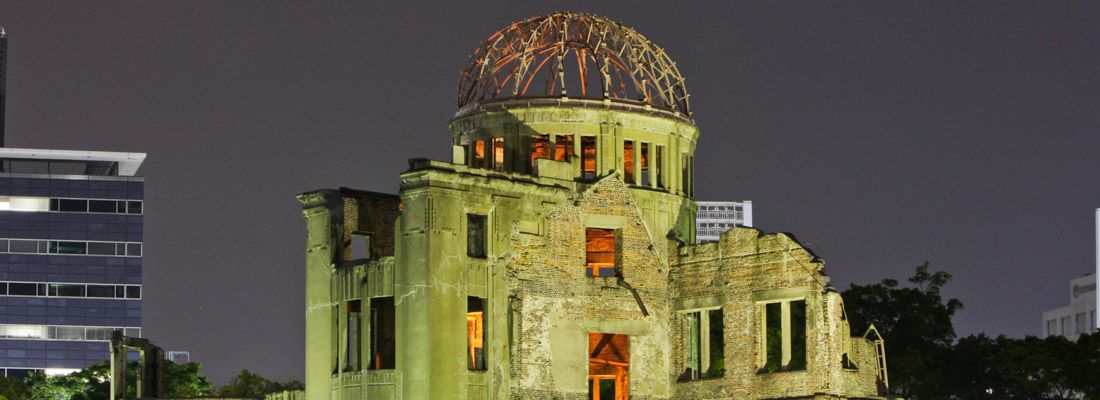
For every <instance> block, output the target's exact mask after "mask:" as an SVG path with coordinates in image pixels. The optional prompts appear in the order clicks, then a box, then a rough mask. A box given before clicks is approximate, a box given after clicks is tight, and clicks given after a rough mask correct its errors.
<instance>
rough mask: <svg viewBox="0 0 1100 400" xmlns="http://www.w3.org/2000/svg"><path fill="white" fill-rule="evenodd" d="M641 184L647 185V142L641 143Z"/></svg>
mask: <svg viewBox="0 0 1100 400" xmlns="http://www.w3.org/2000/svg"><path fill="white" fill-rule="evenodd" d="M641 147H642V150H641V151H642V186H649V143H642V146H641Z"/></svg>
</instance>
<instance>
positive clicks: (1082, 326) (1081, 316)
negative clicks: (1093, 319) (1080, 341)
mask: <svg viewBox="0 0 1100 400" xmlns="http://www.w3.org/2000/svg"><path fill="white" fill-rule="evenodd" d="M1076 319H1077V321H1075V322H1076V325H1077V333H1086V332H1088V329H1087V326H1088V325H1087V324H1088V321H1086V320H1085V313H1077V315H1076Z"/></svg>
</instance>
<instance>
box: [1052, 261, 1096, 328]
mask: <svg viewBox="0 0 1100 400" xmlns="http://www.w3.org/2000/svg"><path fill="white" fill-rule="evenodd" d="M1068 294H1069V304H1068V305H1065V306H1062V307H1058V308H1055V309H1051V310H1047V311H1043V327H1042V331H1041V332H1043V337H1048V336H1064V337H1065V338H1066V339H1069V340H1072V341H1076V340H1077V337H1078V336H1081V334H1082V333H1092V332H1095V331H1096V274H1088V275H1085V276H1081V277H1078V278H1074V279H1072V280H1070V281H1069V293H1068Z"/></svg>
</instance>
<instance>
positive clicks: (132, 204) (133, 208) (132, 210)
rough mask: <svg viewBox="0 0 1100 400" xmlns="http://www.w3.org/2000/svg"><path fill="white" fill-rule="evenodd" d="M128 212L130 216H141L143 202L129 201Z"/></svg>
mask: <svg viewBox="0 0 1100 400" xmlns="http://www.w3.org/2000/svg"><path fill="white" fill-rule="evenodd" d="M126 204H127V205H126V212H127V213H129V214H141V202H140V201H128V202H126Z"/></svg>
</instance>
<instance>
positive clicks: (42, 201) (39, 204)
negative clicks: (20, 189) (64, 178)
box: [0, 196, 50, 211]
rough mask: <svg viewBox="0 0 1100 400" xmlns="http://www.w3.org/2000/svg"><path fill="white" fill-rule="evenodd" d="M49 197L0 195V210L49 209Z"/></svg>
mask: <svg viewBox="0 0 1100 400" xmlns="http://www.w3.org/2000/svg"><path fill="white" fill-rule="evenodd" d="M49 210H50V199H49V198H46V197H17V196H11V197H9V196H0V211H49Z"/></svg>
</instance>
